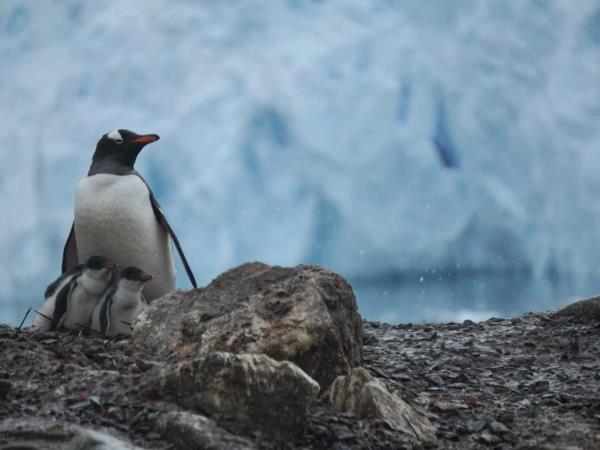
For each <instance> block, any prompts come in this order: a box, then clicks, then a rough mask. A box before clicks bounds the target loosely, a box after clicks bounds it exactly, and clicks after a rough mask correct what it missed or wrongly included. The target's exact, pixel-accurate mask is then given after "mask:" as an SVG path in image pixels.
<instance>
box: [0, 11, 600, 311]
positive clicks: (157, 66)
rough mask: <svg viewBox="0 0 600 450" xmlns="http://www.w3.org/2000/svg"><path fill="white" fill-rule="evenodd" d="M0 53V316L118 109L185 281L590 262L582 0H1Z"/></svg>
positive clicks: (66, 214)
mask: <svg viewBox="0 0 600 450" xmlns="http://www.w3.org/2000/svg"><path fill="white" fill-rule="evenodd" d="M0 60H1V61H2V65H1V67H2V70H1V71H0V105H2V106H0V119H1V122H2V124H3V126H2V127H1V128H0V161H1V163H2V165H1V166H0V167H1V169H0V170H1V177H0V195H1V196H0V198H1V200H0V202H1V205H2V209H3V218H2V221H1V222H0V226H1V228H0V230H1V232H2V234H1V239H0V273H2V277H0V321H2V320H3V319H4V320H9V321H13V322H14V320H15V317H16V316H10V317H9V316H8V314H9V313H7V312H6V311H8V309H6V308H8V306H7V305H8V303H10V302H14V301H17V300H18V302H19V312H21V310H24V309H25V305H29V304H32V305H33V304H36V303H37V302H38V301H39V299H40V298H41V293H42V292H43V287H44V286H45V285H46V284H47V283H48V282H49V281H51V280H52V279H53V278H54V277H55V276H56V275H57V274H58V270H59V267H60V261H61V251H62V245H63V243H64V240H65V238H66V236H67V233H68V231H69V227H70V224H71V221H72V218H73V211H72V204H73V195H74V189H75V185H76V183H77V182H78V180H79V179H80V178H81V177H83V176H84V175H85V173H86V171H87V168H88V165H89V161H90V158H91V154H92V152H93V149H94V146H95V143H96V141H97V140H98V138H99V137H100V135H101V134H103V133H105V132H107V131H109V130H111V129H115V128H129V129H132V130H135V131H137V132H146V133H158V134H159V135H160V136H161V140H160V141H159V142H158V143H156V144H154V145H152V146H151V147H148V148H147V149H145V150H144V151H143V152H142V154H141V155H140V158H139V159H138V164H137V167H138V170H139V171H140V172H141V173H142V174H143V175H144V176H145V177H146V179H147V180H148V182H149V184H150V185H151V186H152V187H153V189H154V191H155V194H156V196H157V198H158V199H159V201H160V202H161V204H162V206H163V209H164V210H165V212H166V214H167V216H168V217H169V220H170V222H171V223H172V225H173V227H174V229H175V230H176V232H177V234H178V236H179V238H180V240H181V242H182V244H183V246H184V248H185V250H186V253H187V255H188V258H189V260H190V263H191V265H192V267H193V269H194V271H195V273H196V276H197V278H199V281H201V282H207V281H209V280H210V279H211V278H213V277H214V276H216V275H217V274H218V273H220V272H221V271H223V270H225V269H227V268H229V267H231V266H234V265H236V264H239V263H242V262H245V261H249V260H262V261H265V262H268V263H270V264H281V265H293V264H297V263H301V262H304V263H316V264H320V265H324V266H326V267H328V268H331V269H332V270H336V271H338V272H340V273H342V274H344V275H345V276H347V277H349V278H351V279H357V280H365V279H370V278H377V277H381V276H386V277H389V276H395V275H398V276H399V277H409V278H411V277H412V278H411V279H419V277H420V276H421V274H430V273H432V272H436V273H444V274H447V275H448V276H451V277H461V276H467V277H470V276H475V275H477V274H495V275H498V274H502V276H503V274H527V276H529V277H533V278H544V277H546V278H556V277H560V276H563V275H568V276H572V277H594V276H596V275H598V273H599V270H598V266H599V264H598V262H599V261H600V238H599V237H598V225H599V224H600V201H599V200H598V198H599V196H600V177H599V176H598V174H599V171H600V126H599V124H600V4H599V3H598V1H597V0H578V2H577V4H576V5H575V4H574V3H573V2H572V1H569V0H547V1H543V2H541V1H537V0H527V1H525V0H510V1H509V0H490V1H486V2H476V1H473V0H462V1H454V2H447V1H444V0H432V1H428V2H421V1H417V0H406V1H395V0H372V1H363V0H344V1H334V0H331V1H325V0H321V1H317V0H313V1H308V0H306V1H302V0H287V1H280V2H270V1H267V0H246V1H239V0H237V1H236V0H231V1H225V2H212V1H208V0H207V1H191V0H190V1H185V0H177V1H169V0H152V1H141V0H134V1H132V0H97V1H94V2H87V1H83V0H65V1H61V2H43V3H40V2H38V1H36V0H4V1H2V2H1V3H0ZM179 273H180V281H181V285H182V287H185V286H186V284H185V276H183V275H184V274H183V273H182V271H181V270H180V271H179ZM7 302H8V303H7ZM3 308H4V309H3Z"/></svg>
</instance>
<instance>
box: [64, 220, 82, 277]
mask: <svg viewBox="0 0 600 450" xmlns="http://www.w3.org/2000/svg"><path fill="white" fill-rule="evenodd" d="M78 258H79V257H78V256H77V241H76V240H75V223H73V225H71V231H70V232H69V237H68V238H67V242H65V247H64V249H63V260H62V272H63V273H65V272H66V271H67V270H69V269H71V268H72V267H75V266H77V265H78V264H79V259H78Z"/></svg>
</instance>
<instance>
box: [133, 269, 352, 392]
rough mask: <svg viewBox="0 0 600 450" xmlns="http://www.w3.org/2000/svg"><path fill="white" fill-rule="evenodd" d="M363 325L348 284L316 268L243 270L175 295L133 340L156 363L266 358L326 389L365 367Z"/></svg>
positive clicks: (147, 314) (140, 325)
mask: <svg viewBox="0 0 600 450" xmlns="http://www.w3.org/2000/svg"><path fill="white" fill-rule="evenodd" d="M361 333H362V319H361V317H360V315H359V313H358V311H357V307H356V300H355V298H354V294H353V292H352V288H351V287H350V285H349V284H348V283H347V282H346V280H344V279H343V278H342V277H341V276H339V275H337V274H335V273H333V272H330V271H328V270H325V269H322V268H320V267H316V266H307V265H300V266H297V267H294V268H284V267H276V266H275V267H271V266H268V265H265V264H261V263H248V264H244V265H242V266H239V267H237V268H235V269H232V270H229V271H228V272H225V273H224V274H222V275H220V276H219V277H218V278H216V279H215V280H213V281H212V282H211V283H210V284H209V285H208V286H206V287H205V288H200V289H192V290H189V291H175V292H173V293H171V294H169V295H167V296H165V297H162V298H160V299H158V300H155V301H154V302H152V304H151V305H150V306H149V307H148V308H147V309H146V310H145V311H144V312H143V313H142V314H141V315H140V317H139V319H138V321H137V323H136V326H135V329H134V335H133V340H134V342H135V343H137V344H139V345H142V346H143V347H145V348H146V349H147V350H148V351H149V352H151V353H152V354H154V355H156V356H157V357H162V358H166V357H169V358H170V359H172V360H175V361H177V360H182V359H185V358H188V357H194V356H198V355H202V354H206V353H209V352H215V351H224V352H232V353H264V354H266V355H269V356H270V357H272V358H274V359H276V360H289V361H292V362H294V363H295V364H297V365H298V366H300V367H301V368H302V369H303V370H304V371H305V372H306V373H307V374H308V375H310V376H311V377H312V378H314V379H315V380H317V381H318V382H319V384H320V385H321V386H322V387H323V388H326V387H327V386H329V385H330V384H331V382H332V381H333V380H334V379H335V377H337V376H338V375H342V374H346V373H348V372H349V371H350V369H352V368H353V367H356V366H359V365H360V364H361V361H362V340H361Z"/></svg>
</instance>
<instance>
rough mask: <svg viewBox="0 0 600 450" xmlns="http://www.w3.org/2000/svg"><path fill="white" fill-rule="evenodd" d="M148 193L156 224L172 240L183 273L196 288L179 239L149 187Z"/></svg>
mask: <svg viewBox="0 0 600 450" xmlns="http://www.w3.org/2000/svg"><path fill="white" fill-rule="evenodd" d="M142 179H143V178H142ZM144 183H145V181H144ZM146 186H148V185H147V184H146ZM148 191H149V192H150V203H152V209H153V210H154V215H155V216H156V220H158V222H159V223H160V224H161V225H162V226H163V227H165V229H166V230H167V232H168V233H169V235H170V236H171V239H173V243H174V244H175V248H176V249H177V253H179V257H180V258H181V262H182V263H183V267H185V271H186V273H187V275H188V278H189V279H190V282H191V283H192V286H194V287H198V286H197V285H196V278H195V277H194V274H193V273H192V269H191V268H190V265H189V264H188V262H187V259H186V258H185V255H184V254H183V249H182V248H181V244H180V243H179V239H177V236H175V232H174V231H173V228H171V225H169V222H167V218H166V217H165V215H164V214H163V212H162V209H160V205H159V204H158V200H156V198H155V197H154V193H153V192H152V190H151V189H150V187H148Z"/></svg>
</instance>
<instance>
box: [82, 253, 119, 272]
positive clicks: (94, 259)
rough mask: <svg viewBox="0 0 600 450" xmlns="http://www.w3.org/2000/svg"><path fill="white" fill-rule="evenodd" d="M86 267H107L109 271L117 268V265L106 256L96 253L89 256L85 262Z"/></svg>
mask: <svg viewBox="0 0 600 450" xmlns="http://www.w3.org/2000/svg"><path fill="white" fill-rule="evenodd" d="M84 267H85V268H86V269H91V270H102V269H106V270H107V271H108V272H114V270H115V269H116V268H117V265H116V264H115V263H113V262H110V261H109V260H108V259H106V258H105V257H104V256H98V255H94V256H90V257H89V258H88V260H87V261H86V262H85V264H84Z"/></svg>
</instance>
